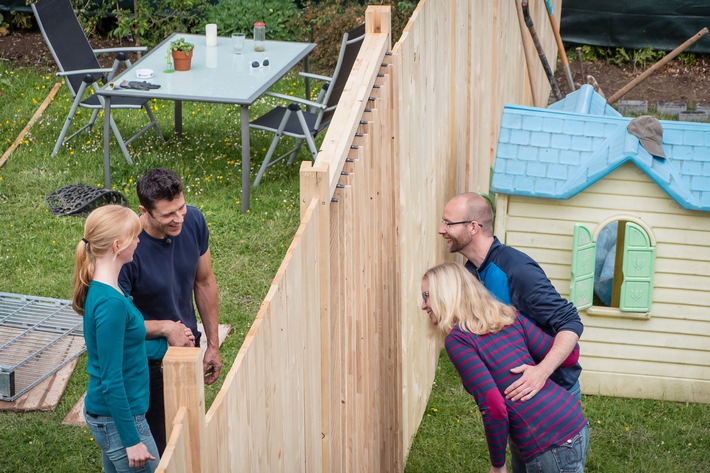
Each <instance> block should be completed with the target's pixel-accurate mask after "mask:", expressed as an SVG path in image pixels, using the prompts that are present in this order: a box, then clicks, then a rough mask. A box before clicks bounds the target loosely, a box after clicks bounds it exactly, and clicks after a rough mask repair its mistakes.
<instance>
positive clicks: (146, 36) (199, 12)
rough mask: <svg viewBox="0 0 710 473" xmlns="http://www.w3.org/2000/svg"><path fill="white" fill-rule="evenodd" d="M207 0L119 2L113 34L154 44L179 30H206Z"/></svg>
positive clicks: (150, 44)
mask: <svg viewBox="0 0 710 473" xmlns="http://www.w3.org/2000/svg"><path fill="white" fill-rule="evenodd" d="M208 5H209V3H208V1H207V0H133V8H132V9H127V8H122V7H121V6H120V5H117V6H116V9H115V10H114V13H115V15H116V27H115V28H114V29H113V30H112V31H111V36H113V37H116V38H124V37H126V36H132V37H133V40H134V41H135V42H136V44H137V45H143V46H148V47H152V46H155V45H156V44H158V43H159V42H160V41H162V40H163V39H165V38H166V37H167V36H168V35H170V34H171V33H175V32H180V33H193V32H203V31H204V30H202V29H201V27H202V26H203V25H204V20H203V18H204V15H205V10H206V9H207V6H208Z"/></svg>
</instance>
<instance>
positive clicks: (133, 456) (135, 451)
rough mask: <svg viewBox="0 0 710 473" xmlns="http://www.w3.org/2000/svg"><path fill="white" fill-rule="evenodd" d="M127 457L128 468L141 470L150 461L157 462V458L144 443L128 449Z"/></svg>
mask: <svg viewBox="0 0 710 473" xmlns="http://www.w3.org/2000/svg"><path fill="white" fill-rule="evenodd" d="M126 455H127V456H128V466H129V467H131V468H140V467H142V466H143V465H145V462H147V461H148V460H155V457H154V456H153V455H151V454H150V452H149V451H148V447H146V446H145V444H144V443H142V442H141V443H138V444H136V445H133V446H132V447H128V448H126Z"/></svg>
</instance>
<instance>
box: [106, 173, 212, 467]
mask: <svg viewBox="0 0 710 473" xmlns="http://www.w3.org/2000/svg"><path fill="white" fill-rule="evenodd" d="M136 187H137V193H138V200H139V202H140V205H139V207H138V209H139V211H140V214H141V215H140V220H141V224H142V225H143V231H142V232H141V233H140V235H139V238H140V243H139V244H138V247H137V248H136V251H135V254H134V256H133V261H132V262H131V263H129V264H126V265H124V266H123V269H122V271H121V276H120V278H119V282H120V284H121V286H122V287H123V289H124V290H125V291H126V292H128V293H129V294H130V295H131V297H132V298H133V303H134V304H135V305H136V307H138V309H139V310H140V311H141V313H142V314H143V317H144V319H145V326H146V331H147V333H148V335H147V336H148V338H155V337H166V338H167V339H168V343H169V344H170V345H173V346H192V340H190V338H189V337H187V336H186V335H185V333H184V330H183V328H182V325H183V324H184V326H186V327H189V328H190V329H191V330H192V333H193V334H194V337H195V341H194V344H195V346H199V345H200V337H201V335H202V334H201V333H200V332H199V331H198V330H197V317H196V314H195V307H194V306H195V305H197V310H198V312H199V313H200V319H201V320H202V324H203V326H204V328H205V332H206V336H207V350H206V351H205V356H204V361H203V364H204V371H205V383H207V384H211V383H213V382H214V381H215V380H216V379H217V378H218V377H219V373H220V370H221V369H222V360H221V358H220V355H219V336H218V318H219V317H218V316H219V306H218V301H217V280H216V279H215V276H214V272H213V271H212V257H211V255H210V249H209V230H208V228H207V222H206V221H205V217H204V216H203V215H202V212H200V211H199V210H198V209H197V208H196V207H193V206H190V205H187V204H186V203H185V196H184V195H183V186H182V180H181V179H180V177H179V176H178V175H177V174H176V173H174V172H173V171H169V170H167V169H161V168H156V169H152V170H150V171H148V172H147V173H145V174H144V175H143V176H142V177H141V178H140V179H139V180H138V185H137V186H136ZM193 297H194V301H195V304H193ZM149 368H150V407H149V408H148V412H147V413H146V418H147V420H148V424H149V425H150V429H151V431H152V433H153V437H154V438H155V442H156V444H157V445H158V450H159V451H160V454H161V455H162V454H163V451H164V450H165V445H166V433H165V404H164V399H163V372H162V365H161V361H160V360H158V361H153V362H150V363H149Z"/></svg>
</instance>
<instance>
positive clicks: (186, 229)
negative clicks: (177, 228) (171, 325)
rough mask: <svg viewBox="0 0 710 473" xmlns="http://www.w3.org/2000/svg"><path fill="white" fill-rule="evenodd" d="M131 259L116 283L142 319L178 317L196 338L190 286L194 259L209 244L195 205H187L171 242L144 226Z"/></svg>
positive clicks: (205, 226)
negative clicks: (128, 296)
mask: <svg viewBox="0 0 710 473" xmlns="http://www.w3.org/2000/svg"><path fill="white" fill-rule="evenodd" d="M139 238H140V243H138V247H137V248H136V251H135V253H134V255H133V261H132V262H130V263H128V264H125V265H123V268H122V269H121V274H120V276H119V283H120V284H121V287H123V288H124V290H125V291H126V292H127V293H129V294H130V295H131V297H132V299H133V303H134V304H135V306H136V307H137V308H138V310H140V311H141V313H142V314H143V318H145V320H173V321H175V322H177V321H181V322H182V323H183V324H185V325H186V326H187V327H190V329H191V330H192V333H193V334H195V338H196V340H199V335H200V333H199V332H198V331H197V317H196V315H195V305H194V303H193V290H194V287H195V277H196V275H197V263H198V261H199V259H200V257H201V256H202V255H203V254H205V252H206V251H207V249H208V248H209V230H208V228H207V222H206V221H205V217H204V216H203V215H202V212H200V211H199V210H198V209H197V208H196V207H193V206H191V205H188V206H187V213H186V214H185V221H184V223H183V226H182V231H181V232H180V234H179V235H178V236H175V237H170V240H171V243H170V244H167V243H166V241H165V240H163V239H158V238H153V237H152V236H150V235H148V234H147V233H146V232H145V230H143V231H142V232H141V233H140V235H139Z"/></svg>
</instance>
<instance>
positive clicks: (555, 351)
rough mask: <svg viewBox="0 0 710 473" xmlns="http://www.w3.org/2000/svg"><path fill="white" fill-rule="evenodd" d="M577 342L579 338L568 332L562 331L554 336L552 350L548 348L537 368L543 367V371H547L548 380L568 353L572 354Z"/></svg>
mask: <svg viewBox="0 0 710 473" xmlns="http://www.w3.org/2000/svg"><path fill="white" fill-rule="evenodd" d="M578 341H579V336H577V334H576V333H574V332H570V331H568V330H563V331H562V332H559V333H558V334H557V335H556V336H555V341H554V342H553V344H552V348H550V351H549V352H547V355H545V358H544V359H543V360H542V361H541V362H540V363H539V364H538V366H540V367H544V368H545V370H547V371H548V375H547V377H548V378H549V377H550V375H551V374H552V373H553V372H554V371H555V370H556V369H557V368H559V366H560V365H561V364H562V363H563V362H564V361H565V360H566V359H567V357H568V356H569V355H570V353H572V350H574V347H576V346H577V342H578Z"/></svg>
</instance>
